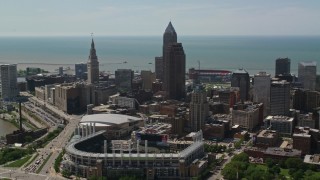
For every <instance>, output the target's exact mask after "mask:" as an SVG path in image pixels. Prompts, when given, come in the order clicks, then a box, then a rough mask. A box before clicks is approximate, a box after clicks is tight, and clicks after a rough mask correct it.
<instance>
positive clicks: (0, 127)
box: [0, 119, 18, 136]
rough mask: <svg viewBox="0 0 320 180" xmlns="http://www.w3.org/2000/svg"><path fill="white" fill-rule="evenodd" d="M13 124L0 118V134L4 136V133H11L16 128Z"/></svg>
mask: <svg viewBox="0 0 320 180" xmlns="http://www.w3.org/2000/svg"><path fill="white" fill-rule="evenodd" d="M17 129H18V128H16V127H15V126H14V125H13V124H11V123H9V122H7V121H4V120H2V119H0V136H5V135H6V134H9V133H12V132H13V131H15V130H17Z"/></svg>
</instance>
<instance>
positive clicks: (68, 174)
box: [62, 170, 71, 178]
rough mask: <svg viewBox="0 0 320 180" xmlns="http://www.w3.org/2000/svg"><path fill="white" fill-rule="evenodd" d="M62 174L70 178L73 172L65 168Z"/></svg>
mask: <svg viewBox="0 0 320 180" xmlns="http://www.w3.org/2000/svg"><path fill="white" fill-rule="evenodd" d="M62 176H63V177H66V178H68V177H70V176H71V173H70V172H69V171H68V170H63V171H62Z"/></svg>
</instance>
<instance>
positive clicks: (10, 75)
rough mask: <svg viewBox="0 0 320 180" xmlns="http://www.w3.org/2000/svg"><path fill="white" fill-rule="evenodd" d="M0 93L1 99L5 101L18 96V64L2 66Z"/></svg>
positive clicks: (0, 71) (0, 67)
mask: <svg viewBox="0 0 320 180" xmlns="http://www.w3.org/2000/svg"><path fill="white" fill-rule="evenodd" d="M0 93H1V98H2V99H5V100H9V99H12V98H14V97H16V96H17V95H18V87H17V65H16V64H2V65H0Z"/></svg>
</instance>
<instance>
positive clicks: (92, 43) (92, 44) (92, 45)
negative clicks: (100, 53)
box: [91, 38, 94, 49]
mask: <svg viewBox="0 0 320 180" xmlns="http://www.w3.org/2000/svg"><path fill="white" fill-rule="evenodd" d="M91 49H94V41H93V38H92V42H91Z"/></svg>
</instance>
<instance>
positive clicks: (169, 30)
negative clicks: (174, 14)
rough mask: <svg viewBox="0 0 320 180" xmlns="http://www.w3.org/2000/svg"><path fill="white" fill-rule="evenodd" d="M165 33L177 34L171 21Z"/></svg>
mask: <svg viewBox="0 0 320 180" xmlns="http://www.w3.org/2000/svg"><path fill="white" fill-rule="evenodd" d="M164 33H176V30H175V29H174V27H173V26H172V23H171V21H170V22H169V24H168V26H167V28H166V30H165V32H164Z"/></svg>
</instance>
